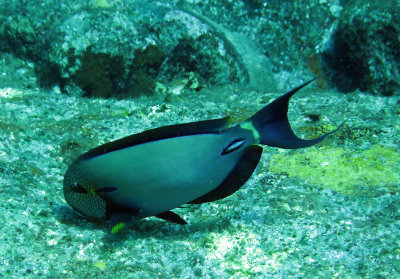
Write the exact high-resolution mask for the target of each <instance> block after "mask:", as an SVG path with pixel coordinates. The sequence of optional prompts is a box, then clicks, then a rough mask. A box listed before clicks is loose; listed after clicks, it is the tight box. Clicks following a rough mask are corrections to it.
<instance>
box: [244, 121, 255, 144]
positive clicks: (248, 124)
mask: <svg viewBox="0 0 400 279" xmlns="http://www.w3.org/2000/svg"><path fill="white" fill-rule="evenodd" d="M240 128H242V129H245V130H249V131H251V132H252V133H253V137H254V139H255V141H256V143H259V142H260V134H259V133H258V131H257V129H256V128H255V127H254V126H253V123H251V122H250V121H245V122H242V123H240Z"/></svg>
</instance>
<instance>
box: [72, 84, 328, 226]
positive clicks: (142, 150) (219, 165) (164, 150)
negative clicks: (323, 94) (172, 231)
mask: <svg viewBox="0 0 400 279" xmlns="http://www.w3.org/2000/svg"><path fill="white" fill-rule="evenodd" d="M311 81H312V80H311ZM311 81H309V82H307V83H305V84H303V85H301V86H299V87H297V88H295V89H293V90H291V91H290V92H288V93H286V94H285V95H283V96H281V97H279V98H278V99H276V100H275V101H274V102H272V103H271V104H269V105H267V106H266V107H264V108H263V109H261V110H260V111H258V112H257V113H256V114H255V115H253V116H252V117H250V118H249V119H248V120H246V121H244V122H242V123H239V124H237V125H233V126H231V125H230V119H229V118H228V117H226V118H221V119H214V120H206V121H199V122H192V123H186V124H178V125H171V126H164V127H160V128H156V129H152V130H148V131H145V132H142V133H139V134H134V135H131V136H128V137H126V138H123V139H120V140H116V141H113V142H110V143H106V144H103V145H101V146H98V147H96V148H94V149H92V150H90V151H88V152H86V153H84V154H83V155H81V156H80V157H79V158H78V159H77V160H76V161H75V162H73V163H72V165H71V166H70V167H69V169H68V170H67V172H66V174H65V177H64V196H65V199H66V201H67V202H68V203H69V204H70V205H71V207H72V208H74V209H75V210H76V211H78V212H79V213H80V214H81V215H83V216H86V217H93V218H106V219H111V224H112V228H113V229H112V232H113V233H115V232H117V231H119V230H120V229H121V228H122V227H124V226H125V224H126V223H127V222H135V221H136V220H139V219H141V218H145V217H149V216H157V217H159V218H162V219H165V220H168V221H171V222H175V223H178V224H185V223H186V222H185V221H184V220H183V219H182V218H181V217H180V216H178V215H177V214H175V213H173V212H172V211H171V209H174V208H177V207H180V206H181V205H183V204H201V203H205V202H212V201H215V200H219V199H222V198H225V197H227V196H229V195H231V194H233V193H234V192H235V191H237V190H238V189H239V188H240V187H241V186H242V185H243V184H244V183H245V182H246V181H247V180H248V179H249V178H250V176H251V174H252V173H253V172H254V170H255V168H256V167H257V164H258V162H259V160H260V157H261V153H262V148H261V147H260V144H261V145H269V146H274V147H281V148H292V149H294V148H302V147H307V146H311V145H314V144H316V143H318V142H320V141H322V140H323V139H324V138H325V137H326V136H327V135H329V134H330V133H328V134H325V135H323V136H321V137H319V138H317V139H314V140H303V139H300V138H298V137H297V136H296V135H295V134H294V133H293V131H292V129H291V128H290V125H289V122H288V119H287V110H288V103H289V99H290V98H291V96H293V94H294V93H296V92H297V91H298V90H299V89H301V88H302V87H304V86H305V85H307V84H308V83H310V82H311ZM331 133H332V132H331Z"/></svg>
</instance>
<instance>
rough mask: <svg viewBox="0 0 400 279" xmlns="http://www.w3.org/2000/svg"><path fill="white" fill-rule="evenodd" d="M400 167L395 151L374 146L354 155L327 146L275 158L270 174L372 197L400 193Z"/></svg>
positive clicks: (399, 156)
mask: <svg viewBox="0 0 400 279" xmlns="http://www.w3.org/2000/svg"><path fill="white" fill-rule="evenodd" d="M399 163H400V153H399V152H398V151H397V149H395V148H390V147H383V146H380V145H375V146H372V147H371V148H369V149H366V150H363V151H361V150H355V151H354V150H349V149H344V148H339V147H326V146H324V147H320V148H316V147H312V148H309V149H308V150H307V151H304V152H301V153H300V152H298V151H296V152H293V151H288V152H284V153H279V154H275V155H273V156H272V157H271V166H270V170H271V171H272V172H275V173H286V174H287V175H288V176H289V177H298V178H301V179H304V180H306V181H308V182H309V183H311V184H314V185H320V186H322V187H324V188H329V189H332V190H334V191H337V192H340V193H344V194H349V195H354V194H361V193H364V194H371V195H373V193H374V189H377V188H382V187H385V188H388V189H390V191H398V190H399V187H398V186H399V185H398V184H399V181H400V175H399V173H400V171H399V169H400V167H399Z"/></svg>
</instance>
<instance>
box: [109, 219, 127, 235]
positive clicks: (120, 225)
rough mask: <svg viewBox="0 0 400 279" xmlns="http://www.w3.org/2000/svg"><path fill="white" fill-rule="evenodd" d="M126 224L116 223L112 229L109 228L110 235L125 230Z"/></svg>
mask: <svg viewBox="0 0 400 279" xmlns="http://www.w3.org/2000/svg"><path fill="white" fill-rule="evenodd" d="M125 226H126V223H124V222H121V223H117V224H115V225H114V227H112V228H111V233H112V234H116V233H118V232H119V231H120V230H122V229H123V228H125Z"/></svg>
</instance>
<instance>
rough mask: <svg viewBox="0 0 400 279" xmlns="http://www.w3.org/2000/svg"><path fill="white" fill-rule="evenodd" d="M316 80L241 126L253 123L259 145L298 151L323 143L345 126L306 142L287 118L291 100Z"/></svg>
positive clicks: (294, 91)
mask: <svg viewBox="0 0 400 279" xmlns="http://www.w3.org/2000/svg"><path fill="white" fill-rule="evenodd" d="M316 79H318V77H316V78H313V79H312V80H310V81H307V82H306V83H304V84H302V85H300V86H298V87H296V88H294V89H292V90H291V91H289V92H287V93H286V94H284V95H282V96H280V97H279V98H278V99H276V100H275V101H273V102H272V103H270V104H268V105H267V106H265V107H264V108H262V109H261V110H259V111H258V112H257V113H256V114H255V115H253V116H252V117H250V118H249V119H248V120H247V121H246V122H244V123H242V124H241V126H242V127H243V128H245V126H246V124H250V123H251V124H252V125H251V126H252V127H254V128H255V129H256V131H257V133H258V135H257V136H258V139H259V143H260V144H264V145H269V146H273V147H279V148H286V149H296V148H303V147H308V146H312V145H314V144H317V143H319V142H321V141H322V140H324V139H325V138H326V137H327V136H329V135H330V134H332V133H334V132H336V131H337V130H338V129H340V127H341V126H342V125H343V124H341V125H340V126H339V127H338V128H337V129H336V130H334V131H332V132H329V133H327V134H325V135H323V136H321V137H318V138H316V139H312V140H304V139H301V138H299V137H297V136H296V135H295V133H294V132H293V130H292V128H291V127H290V123H289V120H288V118H287V112H288V107H289V100H290V98H291V97H292V96H293V95H294V94H295V93H296V92H297V91H299V90H300V89H302V88H303V87H305V86H306V85H308V84H310V83H311V82H313V81H315V80H316ZM254 132H255V131H254Z"/></svg>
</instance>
